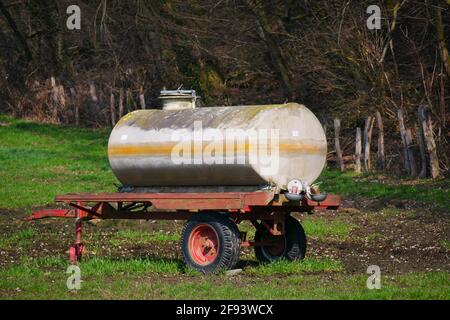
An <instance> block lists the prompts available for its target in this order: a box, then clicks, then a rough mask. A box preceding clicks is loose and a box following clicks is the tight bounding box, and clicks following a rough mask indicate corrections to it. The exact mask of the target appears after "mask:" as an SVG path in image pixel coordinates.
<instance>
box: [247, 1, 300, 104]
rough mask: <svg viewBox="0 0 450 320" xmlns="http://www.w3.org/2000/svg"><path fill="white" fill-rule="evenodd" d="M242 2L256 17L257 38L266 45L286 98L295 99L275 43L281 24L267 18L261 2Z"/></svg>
mask: <svg viewBox="0 0 450 320" xmlns="http://www.w3.org/2000/svg"><path fill="white" fill-rule="evenodd" d="M244 2H245V5H246V6H247V8H249V9H250V11H251V12H252V13H253V15H254V16H255V17H256V21H257V23H258V26H259V30H258V31H259V37H260V39H261V40H262V41H263V42H264V44H265V45H266V48H267V51H268V53H269V55H270V60H271V62H272V64H273V67H274V69H275V70H276V72H277V74H278V76H279V79H280V80H281V83H282V84H283V88H284V91H285V94H286V96H287V98H288V99H291V100H293V99H295V96H294V88H293V85H292V79H291V78H292V77H291V75H290V72H289V69H288V67H287V63H286V59H285V57H284V54H283V50H282V48H281V47H280V45H279V43H278V41H277V40H278V38H279V36H277V35H275V31H276V30H275V29H276V26H279V25H282V23H281V22H280V21H277V19H278V18H276V17H275V16H274V15H271V16H270V17H268V16H267V14H266V12H265V9H264V3H263V1H258V0H245V1H244Z"/></svg>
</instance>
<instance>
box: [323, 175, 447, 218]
mask: <svg viewBox="0 0 450 320" xmlns="http://www.w3.org/2000/svg"><path fill="white" fill-rule="evenodd" d="M381 180H382V179H376V173H365V174H362V175H360V174H357V173H355V172H352V171H346V172H343V173H342V172H339V171H338V170H329V169H328V170H324V171H323V172H322V175H321V176H320V178H319V179H318V181H319V182H321V184H320V187H321V189H322V190H324V191H326V192H330V193H338V194H340V195H343V196H351V195H358V196H362V197H367V198H383V199H401V200H417V201H423V202H429V203H432V204H435V205H437V206H439V207H441V208H445V209H450V189H449V186H450V181H449V179H441V180H438V181H433V180H431V179H422V180H417V181H415V182H416V183H411V180H410V179H409V178H401V177H398V178H396V179H395V180H394V181H381Z"/></svg>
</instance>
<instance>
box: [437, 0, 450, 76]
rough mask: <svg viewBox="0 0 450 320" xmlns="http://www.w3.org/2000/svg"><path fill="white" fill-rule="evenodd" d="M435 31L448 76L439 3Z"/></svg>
mask: <svg viewBox="0 0 450 320" xmlns="http://www.w3.org/2000/svg"><path fill="white" fill-rule="evenodd" d="M436 33H437V39H438V44H439V51H440V53H441V61H442V63H443V64H444V68H445V71H446V72H447V76H448V77H450V55H449V53H448V48H447V43H446V42H445V31H444V23H443V21H442V9H441V7H440V6H439V4H437V5H436Z"/></svg>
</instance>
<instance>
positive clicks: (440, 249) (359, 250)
mask: <svg viewBox="0 0 450 320" xmlns="http://www.w3.org/2000/svg"><path fill="white" fill-rule="evenodd" d="M25 216H26V214H25V213H24V212H21V211H12V210H0V234H1V235H2V236H3V237H8V236H12V235H14V234H15V233H16V232H17V231H18V230H23V229H26V228H29V227H32V228H34V229H35V230H36V231H37V232H36V234H37V235H38V236H37V237H35V238H33V239H32V240H31V243H23V244H22V243H21V242H20V241H19V242H18V243H17V245H15V246H12V247H11V248H8V249H4V248H3V249H2V248H1V247H0V268H4V267H7V266H11V265H15V264H18V263H20V260H21V258H22V257H24V256H32V257H46V256H67V250H68V246H69V245H70V243H71V242H72V241H73V238H74V235H73V232H74V224H73V220H71V219H47V220H40V221H36V222H25V221H23V218H24V217H25ZM295 216H296V217H297V218H299V219H300V220H302V219H310V220H312V221H314V220H325V221H333V220H335V219H339V220H340V221H342V222H345V223H348V224H351V225H353V226H354V228H353V230H352V231H351V232H350V233H349V235H348V236H345V237H343V238H341V239H339V238H333V237H330V238H328V237H325V238H314V237H310V238H308V251H307V256H314V257H322V258H323V257H327V258H332V259H336V260H339V261H341V262H342V263H343V265H344V272H346V273H349V274H361V273H365V271H366V269H367V266H369V265H371V264H375V265H378V266H380V268H381V270H383V272H384V273H387V274H399V273H407V272H411V271H447V272H450V249H449V243H450V213H449V212H448V211H446V210H444V209H436V208H433V207H431V206H429V205H424V204H423V203H417V202H414V201H398V200H396V201H389V202H385V201H383V200H369V199H363V198H352V199H344V200H343V205H342V207H341V209H340V210H339V211H338V212H333V211H325V212H317V213H315V214H313V215H310V216H304V215H297V214H296V215H295ZM182 225H183V223H182V222H176V221H164V222H161V221H158V222H154V221H153V222H152V221H149V222H146V221H139V222H136V221H135V222H129V221H101V222H99V223H97V224H91V223H85V228H84V234H83V237H84V242H85V244H86V257H93V256H101V257H114V258H116V257H117V258H119V257H123V258H127V257H130V258H131V257H134V258H137V257H142V258H156V257H157V258H159V259H181V255H180V252H179V246H178V243H177V241H169V242H158V241H149V242H148V243H144V244H133V243H128V244H124V245H119V246H113V245H111V244H110V239H111V237H113V235H114V233H115V232H117V231H118V230H120V229H122V228H133V229H137V230H147V231H158V232H166V233H170V232H177V233H179V232H180V231H181V228H182ZM307 236H308V235H307ZM255 263H256V261H255V260H254V255H253V250H252V249H250V248H247V249H243V251H242V255H241V262H240V266H241V267H245V266H246V265H252V264H255Z"/></svg>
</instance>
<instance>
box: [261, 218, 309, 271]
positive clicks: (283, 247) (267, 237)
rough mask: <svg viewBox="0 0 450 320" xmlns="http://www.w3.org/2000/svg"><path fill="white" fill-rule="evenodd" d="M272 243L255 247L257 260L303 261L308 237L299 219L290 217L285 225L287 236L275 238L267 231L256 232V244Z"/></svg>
mask: <svg viewBox="0 0 450 320" xmlns="http://www.w3.org/2000/svg"><path fill="white" fill-rule="evenodd" d="M265 241H267V242H269V241H270V242H272V244H271V245H264V246H255V255H256V258H257V259H258V260H259V261H261V262H272V261H275V260H279V259H286V260H289V261H293V260H302V259H304V258H305V254H306V235H305V230H303V227H302V225H301V224H300V223H299V222H298V220H297V219H295V218H293V217H291V216H289V217H288V218H287V219H286V223H285V234H284V235H282V236H273V235H272V234H270V233H269V231H268V230H266V229H261V230H256V233H255V242H265Z"/></svg>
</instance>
